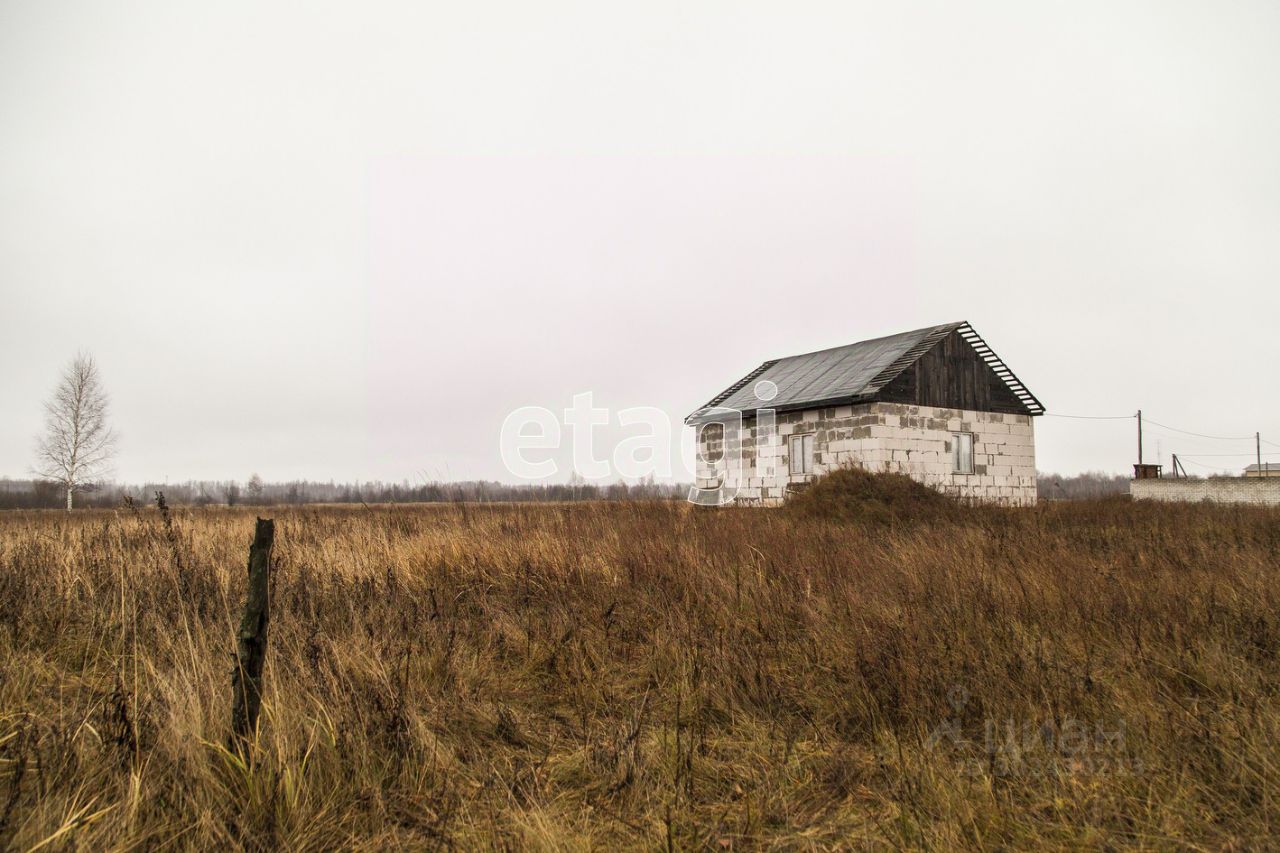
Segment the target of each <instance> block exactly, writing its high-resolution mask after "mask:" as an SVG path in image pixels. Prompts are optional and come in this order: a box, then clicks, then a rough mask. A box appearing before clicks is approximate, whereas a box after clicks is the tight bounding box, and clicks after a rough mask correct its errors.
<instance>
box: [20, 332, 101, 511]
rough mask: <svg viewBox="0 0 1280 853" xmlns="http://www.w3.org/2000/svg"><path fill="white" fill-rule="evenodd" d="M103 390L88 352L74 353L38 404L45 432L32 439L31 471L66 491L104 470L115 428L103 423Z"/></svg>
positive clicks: (68, 493) (87, 483) (88, 482)
mask: <svg viewBox="0 0 1280 853" xmlns="http://www.w3.org/2000/svg"><path fill="white" fill-rule="evenodd" d="M108 403H109V401H108V398H107V392H106V390H105V389H104V388H103V387H102V376H101V374H100V373H99V372H98V366H97V364H95V363H94V361H93V357H92V356H90V355H86V354H84V353H81V354H78V355H77V356H76V357H75V360H74V361H72V362H71V364H69V365H67V368H66V370H64V371H63V373H62V379H61V380H60V381H59V382H58V387H57V388H55V389H54V392H53V397H52V398H51V399H50V400H49V402H47V403H45V404H44V410H45V432H44V435H43V436H42V437H41V438H40V440H39V442H38V444H37V445H36V465H35V468H34V470H35V473H36V474H37V475H38V476H40V477H43V478H45V479H46V480H52V481H53V482H55V483H58V484H59V485H60V486H62V488H64V489H65V490H66V492H67V510H68V511H70V510H71V501H72V495H73V494H74V493H75V492H76V491H77V490H81V489H83V488H84V487H85V486H87V485H89V484H90V483H92V482H93V481H94V480H96V479H98V478H100V477H102V476H103V475H105V474H106V473H108V471H109V468H110V463H111V457H112V455H113V454H114V453H115V445H116V434H115V432H114V431H113V430H112V429H111V427H110V426H109V425H108V424H107V408H108Z"/></svg>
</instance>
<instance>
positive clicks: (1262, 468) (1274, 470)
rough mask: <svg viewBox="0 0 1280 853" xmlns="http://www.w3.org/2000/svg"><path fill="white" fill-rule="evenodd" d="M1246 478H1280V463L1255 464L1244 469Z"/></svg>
mask: <svg viewBox="0 0 1280 853" xmlns="http://www.w3.org/2000/svg"><path fill="white" fill-rule="evenodd" d="M1244 475H1245V476H1246V477H1280V462H1262V463H1258V462H1255V463H1253V464H1252V465H1250V466H1249V467H1248V468H1245V469H1244Z"/></svg>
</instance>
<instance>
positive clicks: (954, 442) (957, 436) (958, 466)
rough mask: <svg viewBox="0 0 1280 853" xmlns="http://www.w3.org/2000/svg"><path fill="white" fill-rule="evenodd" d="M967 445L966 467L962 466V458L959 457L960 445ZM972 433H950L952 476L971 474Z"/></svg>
mask: <svg viewBox="0 0 1280 853" xmlns="http://www.w3.org/2000/svg"><path fill="white" fill-rule="evenodd" d="M963 443H968V445H969V458H968V466H967V467H966V466H965V465H964V461H965V460H964V458H963V457H962V456H961V455H960V445H961V444H963ZM973 445H974V441H973V433H971V432H953V433H951V473H952V474H972V473H973V470H974V468H973Z"/></svg>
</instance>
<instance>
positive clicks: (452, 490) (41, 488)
mask: <svg viewBox="0 0 1280 853" xmlns="http://www.w3.org/2000/svg"><path fill="white" fill-rule="evenodd" d="M156 492H163V493H164V497H165V501H166V502H167V503H169V504H173V505H187V506H211V505H216V504H222V505H224V506H254V505H258V504H264V505H265V504H310V503H356V504H358V503H368V504H375V503H376V504H385V503H438V502H447V501H471V502H495V503H497V502H514V501H538V502H558V501H587V500H610V501H615V500H664V499H670V498H684V497H686V496H687V495H688V493H689V486H688V485H687V484H681V483H654V482H642V483H633V484H628V483H610V484H607V485H596V484H594V483H587V482H581V483H558V484H554V485H536V484H528V485H523V484H522V485H512V484H509V483H498V482H489V481H483V480H473V481H467V482H457V483H442V482H431V483H423V484H420V485H412V484H410V483H408V482H402V483H383V482H379V481H371V482H366V483H333V482H329V483H317V482H312V481H310V480H295V481H292V482H287V483H268V482H265V481H263V480H261V479H259V478H257V477H251V478H250V479H249V480H248V481H246V482H243V483H242V482H239V481H235V480H223V481H211V480H204V481H201V480H188V481H186V482H183V483H142V484H122V483H105V484H102V485H100V486H98V487H96V488H94V489H93V490H91V491H83V492H80V491H78V492H76V506H78V507H80V506H83V507H112V506H119V505H120V504H121V503H123V502H124V499H125V498H126V497H128V498H131V499H133V500H134V501H142V502H151V501H154V500H155V496H156ZM63 506H66V495H65V494H64V493H63V491H62V488H61V487H60V486H58V485H57V484H56V483H48V482H43V481H40V480H10V479H7V478H4V479H0V509H42V508H48V509H56V508H58V507H63Z"/></svg>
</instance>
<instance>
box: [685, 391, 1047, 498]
mask: <svg viewBox="0 0 1280 853" xmlns="http://www.w3.org/2000/svg"><path fill="white" fill-rule="evenodd" d="M775 419H776V426H775V429H774V432H773V434H772V435H769V436H767V437H766V438H764V439H761V438H760V437H759V435H758V434H764V433H766V432H767V430H764V429H761V428H760V426H758V425H757V424H756V423H755V422H754V421H749V422H748V425H747V426H746V427H745V428H744V429H743V430H742V435H741V436H740V437H738V438H737V440H735V439H734V437H733V436H732V432H733V430H732V429H730V430H728V435H727V436H726V439H727V440H725V441H720V442H716V441H711V440H708V438H709V436H708V435H707V433H705V432H703V433H701V434H700V441H699V444H700V453H699V459H698V471H697V484H698V485H699V486H700V487H701V488H706V489H710V488H715V487H716V486H717V485H718V484H721V483H723V484H724V485H725V486H726V487H727V488H728V489H729V490H730V491H731V492H732V493H733V494H734V495H735V498H736V500H737V501H738V502H740V503H765V504H775V503H780V502H782V500H783V499H784V498H785V497H786V494H787V488H788V486H789V485H791V484H799V483H804V482H806V481H808V480H811V479H813V478H814V477H816V476H818V475H821V474H824V473H826V472H827V471H831V470H834V469H836V468H839V467H842V466H847V465H858V466H860V467H863V468H866V469H868V470H871V471H890V472H896V473H901V474H906V475H908V476H910V477H912V478H913V479H915V480H917V481H919V482H921V483H924V484H925V485H927V486H930V487H932V488H935V489H937V490H939V491H941V492H943V493H945V494H949V495H953V496H955V497H958V498H963V499H969V500H975V501H981V502H989V503H999V504H1006V505H1014V506H1029V505H1031V504H1034V503H1035V501H1036V471H1035V432H1034V427H1033V425H1032V422H1031V417H1030V416H1029V415H1005V414H998V413H994V412H974V411H967V410H958V409H940V408H933V407H929V406H910V405H905V404H900V403H868V404H865V405H861V406H841V407H836V408H830V409H810V410H806V411H803V412H785V413H782V414H778V415H775ZM959 432H968V433H972V434H973V445H974V446H973V463H974V465H973V473H970V474H962V473H957V472H955V471H954V470H953V464H952V441H953V440H954V438H953V436H954V434H955V433H959ZM803 433H808V434H812V435H813V437H814V439H813V460H814V466H813V473H812V474H811V475H808V476H805V475H793V474H790V473H789V465H790V459H789V453H790V447H789V438H790V437H791V436H792V435H796V434H803ZM737 453H740V454H741V461H740V463H739V465H738V467H737V468H736V470H733V469H731V466H730V465H729V462H730V461H731V460H732V459H734V458H735V454H737ZM708 460H711V461H708Z"/></svg>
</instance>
